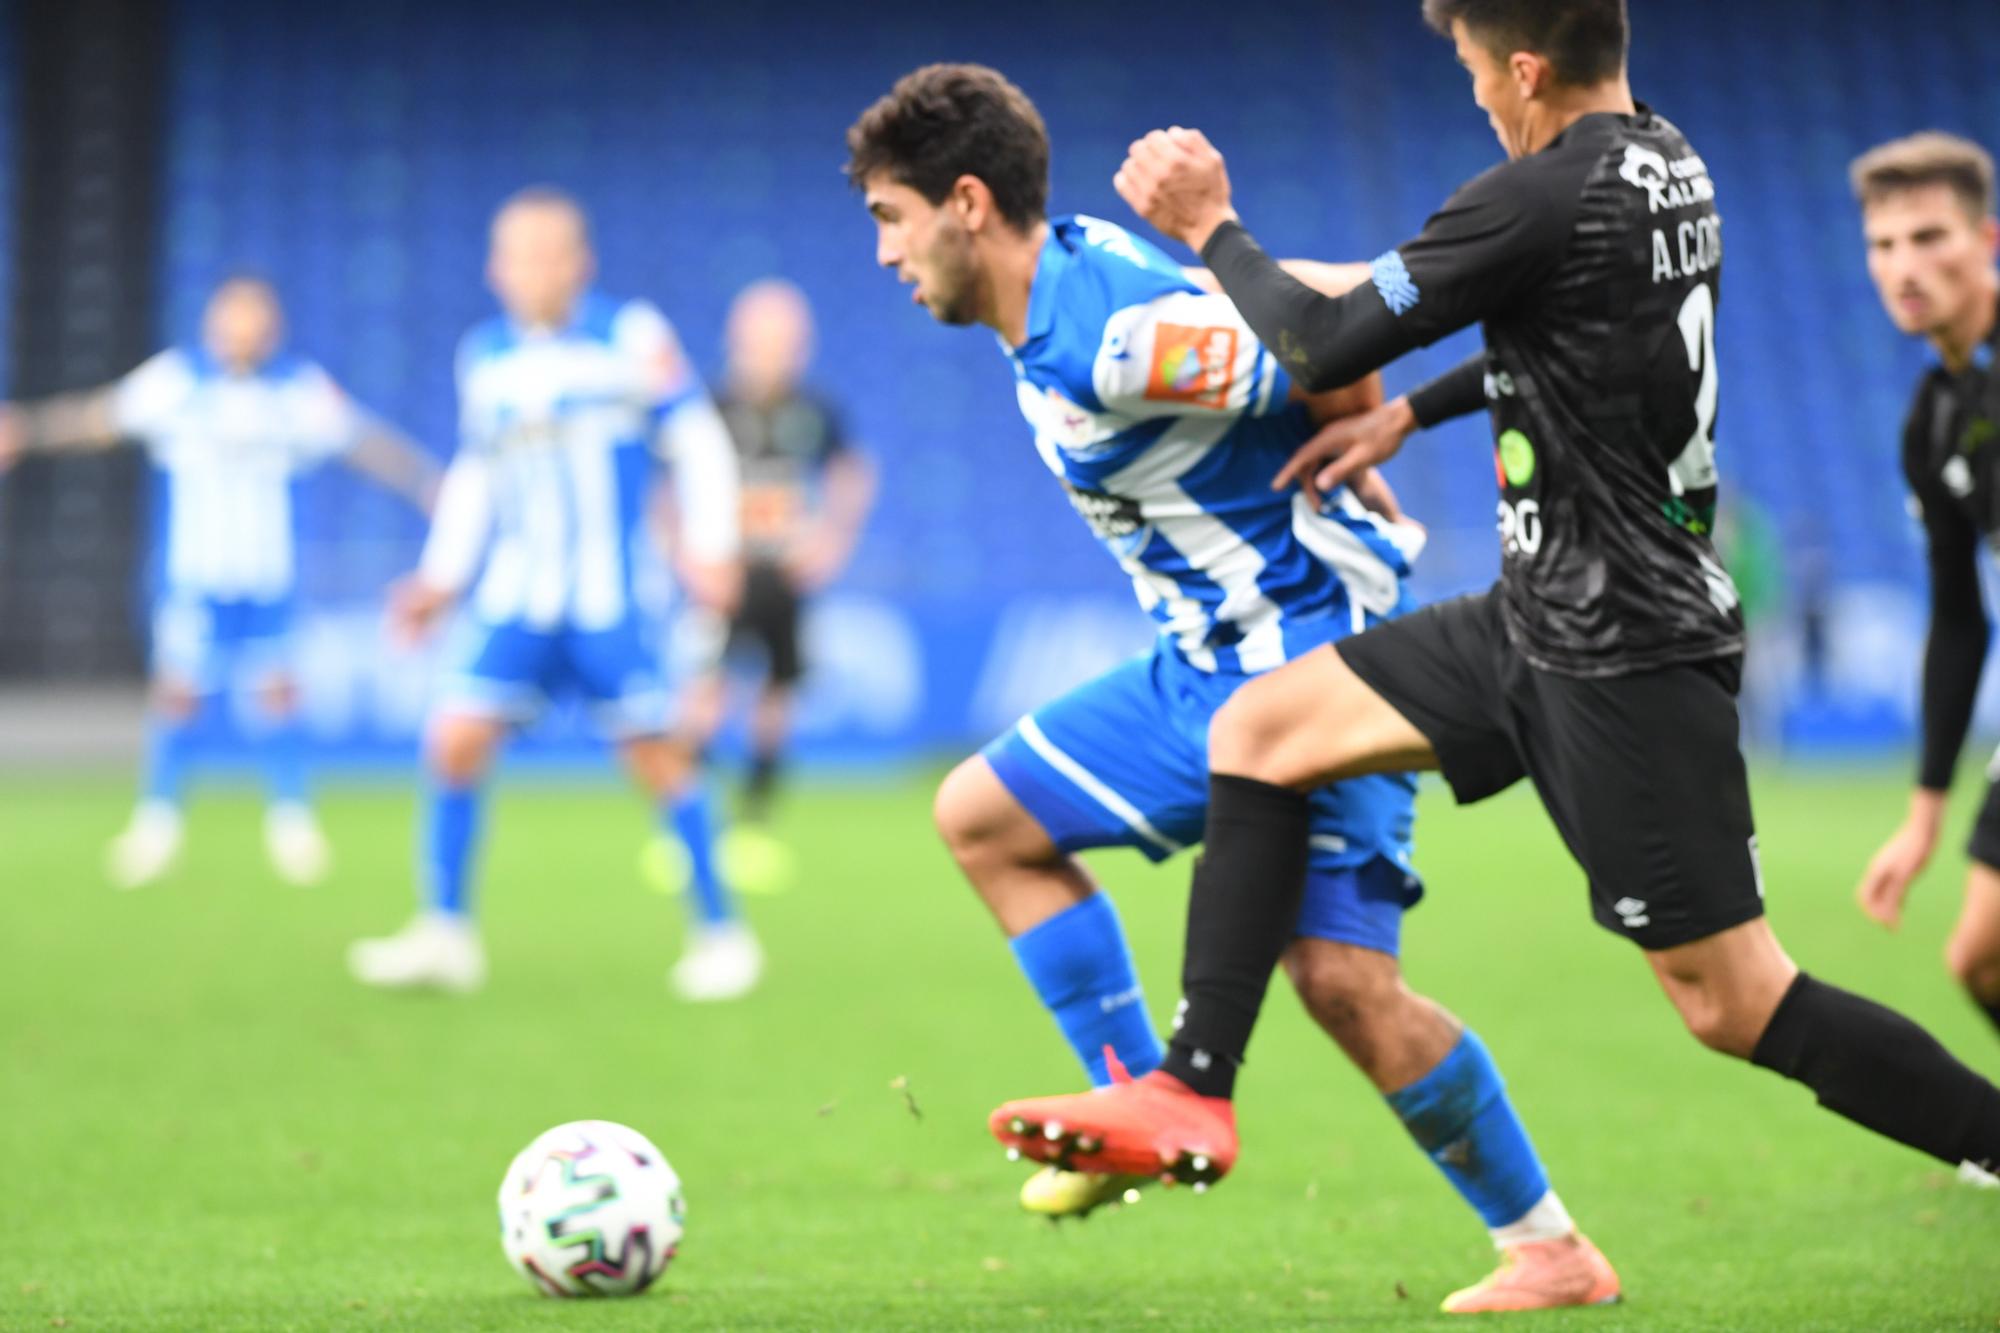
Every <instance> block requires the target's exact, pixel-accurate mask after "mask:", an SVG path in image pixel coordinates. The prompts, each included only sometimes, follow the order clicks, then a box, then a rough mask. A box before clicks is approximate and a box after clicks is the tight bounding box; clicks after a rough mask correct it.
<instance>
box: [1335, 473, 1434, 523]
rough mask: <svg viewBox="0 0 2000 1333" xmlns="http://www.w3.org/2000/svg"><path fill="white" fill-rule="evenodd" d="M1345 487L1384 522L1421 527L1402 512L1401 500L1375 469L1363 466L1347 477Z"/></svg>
mask: <svg viewBox="0 0 2000 1333" xmlns="http://www.w3.org/2000/svg"><path fill="white" fill-rule="evenodd" d="M1347 489H1348V490H1350V491H1353V492H1354V498H1355V499H1357V500H1359V501H1361V505H1362V507H1363V508H1364V509H1366V510H1367V511H1368V512H1369V513H1371V514H1377V515H1379V516H1380V517H1381V518H1382V519H1383V521H1384V522H1388V523H1408V524H1410V525H1411V526H1412V527H1415V528H1422V527H1423V524H1421V523H1419V522H1417V521H1416V520H1415V519H1413V518H1411V517H1410V516H1409V515H1408V514H1405V513H1404V512H1403V506H1402V502H1401V501H1399V500H1397V499H1396V491H1395V488H1394V487H1392V486H1390V485H1389V479H1388V478H1387V477H1385V476H1383V475H1382V474H1381V473H1380V472H1378V471H1377V470H1376V469H1374V468H1372V467H1370V468H1363V469H1362V470H1361V471H1359V472H1357V473H1355V474H1354V476H1352V477H1351V478H1349V479H1348V482H1347Z"/></svg>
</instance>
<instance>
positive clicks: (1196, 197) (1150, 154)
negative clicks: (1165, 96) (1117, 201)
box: [1111, 125, 1236, 254]
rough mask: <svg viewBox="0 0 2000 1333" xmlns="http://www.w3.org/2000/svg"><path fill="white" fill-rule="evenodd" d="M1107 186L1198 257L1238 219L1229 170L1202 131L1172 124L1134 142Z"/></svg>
mask: <svg viewBox="0 0 2000 1333" xmlns="http://www.w3.org/2000/svg"><path fill="white" fill-rule="evenodd" d="M1111 184H1112V185H1113V186H1114V187H1115V188H1116V189H1117V191H1118V194H1119V197H1120V198H1122V199H1123V200H1124V201H1125V202H1126V203H1128V204H1130V205H1132V209H1133V211H1134V212H1136V213H1137V214H1138V215H1139V216H1140V217H1142V218H1144V219H1146V221H1148V222H1150V223H1152V224H1153V225H1154V226H1155V227H1157V228H1158V229H1159V230H1160V231H1161V232H1162V233H1163V234H1165V235H1168V236H1171V237H1173V238H1174V239H1175V240H1177V241H1181V242H1183V243H1185V244H1186V245H1187V246H1188V247H1189V248H1191V249H1193V250H1194V251H1195V252H1196V253H1197V254H1199V253H1200V252H1201V247H1202V246H1203V245H1205V244H1207V243H1208V238H1209V237H1210V236H1211V235H1213V234H1214V232H1215V229H1216V228H1217V227H1220V226H1221V225H1222V224H1223V223H1225V222H1228V221H1230V220H1231V219H1233V218H1234V217H1235V216H1236V210H1235V209H1234V208H1232V207H1230V204H1229V170H1228V168H1227V166H1225V165H1224V163H1223V161H1222V154H1221V153H1219V152H1217V151H1216V150H1215V145H1214V144H1211V143H1210V142H1209V141H1208V139H1207V137H1206V136H1205V135H1203V134H1202V132H1201V131H1200V130H1184V129H1182V128H1181V127H1180V126H1178V125H1176V126H1174V127H1173V128H1172V129H1167V130H1154V131H1153V132H1152V133H1151V134H1148V135H1147V136H1146V137H1145V138H1143V139H1139V140H1137V141H1135V142H1134V143H1133V144H1132V146H1131V148H1130V149H1128V150H1127V152H1126V157H1125V164H1124V165H1123V166H1121V167H1119V168H1118V174H1117V175H1115V176H1113V177H1112V178H1111Z"/></svg>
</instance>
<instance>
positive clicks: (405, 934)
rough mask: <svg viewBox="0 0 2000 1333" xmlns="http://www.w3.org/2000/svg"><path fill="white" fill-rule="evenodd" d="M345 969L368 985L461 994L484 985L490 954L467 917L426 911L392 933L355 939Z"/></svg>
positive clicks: (390, 988) (392, 988)
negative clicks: (367, 938)
mask: <svg viewBox="0 0 2000 1333" xmlns="http://www.w3.org/2000/svg"><path fill="white" fill-rule="evenodd" d="M347 968H348V970H349V971H350V972H352V973H354V979H355V980H356V981H359V982H360V983H361V984H362V985H364V986H381V987H383V988H385V989H388V990H415V989H419V988H429V989H434V990H442V991H451V992H453V993H454V994H459V995H463V994H466V993H468V992H470V991H476V990H478V989H479V988H480V986H481V985H483V984H484V983H485V981H486V950H485V947H484V946H482V945H481V944H480V942H479V931H478V930H477V929H476V928H475V927H474V926H473V924H472V922H470V921H469V920H467V919H465V918H464V917H456V916H448V915H446V914H445V913H442V912H424V913H422V914H420V915H419V916H417V917H416V919H414V920H413V921H411V922H410V924H409V925H407V926H404V927H403V928H402V929H401V930H399V931H397V932H396V933H395V934H394V935H385V936H383V937H382V938H381V939H373V940H356V941H355V942H354V943H353V944H352V945H351V946H350V947H349V948H348V950H347Z"/></svg>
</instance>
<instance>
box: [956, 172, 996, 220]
mask: <svg viewBox="0 0 2000 1333" xmlns="http://www.w3.org/2000/svg"><path fill="white" fill-rule="evenodd" d="M945 206H946V207H947V208H949V209H951V211H952V212H953V213H955V214H957V215H958V221H959V225H960V226H962V227H964V228H965V229H966V230H967V231H971V232H976V231H978V230H980V229H981V228H982V227H984V226H985V225H986V224H987V223H988V222H989V221H991V220H992V218H993V216H994V211H993V191H992V190H990V189H988V188H987V187H986V182H985V181H983V180H981V179H979V177H977V176H973V175H964V176H960V177H959V178H958V179H957V180H955V181H953V182H952V183H951V193H950V194H949V195H948V196H946V198H945Z"/></svg>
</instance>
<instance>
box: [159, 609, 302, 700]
mask: <svg viewBox="0 0 2000 1333" xmlns="http://www.w3.org/2000/svg"><path fill="white" fill-rule="evenodd" d="M292 659H293V639H292V600H291V599H290V598H289V597H284V598H278V599H276V600H274V601H251V600H247V599H244V598H225V597H205V596H202V595H201V594H199V593H182V592H170V593H167V594H166V595H165V596H163V597H161V598H160V600H159V601H158V602H157V603H156V604H155V605H154V607H153V675H154V676H155V677H156V678H157V679H161V680H169V681H173V682H175V683H176V684H181V685H186V686H188V687H189V688H191V689H193V690H194V691H195V692H197V693H199V694H215V693H217V692H219V691H222V690H225V689H229V688H230V687H232V686H236V685H241V684H244V683H251V684H262V683H264V682H266V681H268V680H270V679H272V678H273V677H282V676H288V675H290V674H291V672H292Z"/></svg>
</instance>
